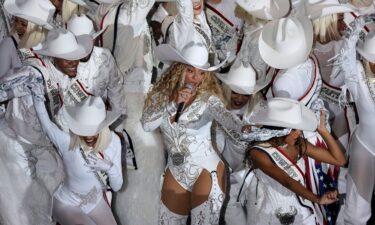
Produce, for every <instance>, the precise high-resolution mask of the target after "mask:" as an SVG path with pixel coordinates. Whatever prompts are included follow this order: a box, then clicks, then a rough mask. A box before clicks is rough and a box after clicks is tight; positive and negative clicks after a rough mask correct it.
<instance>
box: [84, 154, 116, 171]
mask: <svg viewBox="0 0 375 225" xmlns="http://www.w3.org/2000/svg"><path fill="white" fill-rule="evenodd" d="M87 160H88V164H85V166H87V167H89V168H90V169H91V170H93V171H102V172H108V170H110V169H111V168H112V166H113V163H112V162H111V161H109V160H106V159H100V158H98V157H96V156H95V155H94V154H91V153H90V154H89V155H88V157H87Z"/></svg>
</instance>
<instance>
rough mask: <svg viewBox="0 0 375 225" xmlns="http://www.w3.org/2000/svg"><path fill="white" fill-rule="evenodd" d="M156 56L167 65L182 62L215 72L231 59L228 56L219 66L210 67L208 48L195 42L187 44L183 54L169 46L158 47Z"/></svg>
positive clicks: (182, 51)
mask: <svg viewBox="0 0 375 225" xmlns="http://www.w3.org/2000/svg"><path fill="white" fill-rule="evenodd" d="M155 55H156V57H157V58H158V59H159V60H160V61H161V62H164V63H167V64H171V63H173V62H180V63H183V64H187V65H191V66H194V67H195V68H198V69H201V70H204V71H214V70H217V69H219V68H220V67H221V66H223V65H224V63H225V62H226V61H227V60H228V58H229V55H227V58H226V59H225V60H223V61H222V62H220V63H219V64H217V65H210V63H209V62H208V56H209V53H208V50H207V48H206V46H205V45H203V44H201V43H194V42H190V43H189V44H187V45H186V46H185V47H184V48H183V49H182V50H181V52H180V51H178V50H177V49H175V48H174V47H172V46H171V45H169V44H162V45H159V46H157V47H156V49H155Z"/></svg>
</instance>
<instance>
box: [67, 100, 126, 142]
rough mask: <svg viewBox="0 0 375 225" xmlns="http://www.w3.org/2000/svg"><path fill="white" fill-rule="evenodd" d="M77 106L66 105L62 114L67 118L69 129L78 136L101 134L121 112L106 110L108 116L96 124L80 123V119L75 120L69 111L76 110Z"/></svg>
mask: <svg viewBox="0 0 375 225" xmlns="http://www.w3.org/2000/svg"><path fill="white" fill-rule="evenodd" d="M76 107H77V106H64V107H63V108H62V114H63V117H64V119H65V120H66V123H67V126H68V128H69V130H70V131H71V132H72V133H74V134H76V135H78V136H85V137H89V136H95V135H97V134H99V133H100V132H101V131H102V130H103V129H104V128H106V127H108V126H109V125H111V124H112V123H113V122H114V121H115V120H116V119H117V118H118V117H120V115H121V113H120V112H115V111H106V118H105V120H103V121H102V122H101V123H99V124H98V125H96V126H90V125H84V124H80V121H77V120H75V119H74V118H73V117H72V116H71V115H70V113H69V112H72V111H73V112H74V111H75V108H76Z"/></svg>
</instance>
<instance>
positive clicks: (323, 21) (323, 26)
mask: <svg viewBox="0 0 375 225" xmlns="http://www.w3.org/2000/svg"><path fill="white" fill-rule="evenodd" d="M337 21H338V15H337V14H331V15H328V16H323V17H320V18H318V19H316V20H314V40H315V41H317V42H319V43H322V44H325V43H328V42H330V41H338V40H340V39H341V34H340V31H339V29H338V23H337Z"/></svg>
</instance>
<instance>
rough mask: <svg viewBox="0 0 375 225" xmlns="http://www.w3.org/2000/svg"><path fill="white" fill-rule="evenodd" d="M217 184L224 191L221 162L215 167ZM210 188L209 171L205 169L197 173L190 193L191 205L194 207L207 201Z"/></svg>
mask: <svg viewBox="0 0 375 225" xmlns="http://www.w3.org/2000/svg"><path fill="white" fill-rule="evenodd" d="M216 174H217V177H218V182H219V186H220V189H221V191H222V192H225V167H224V163H223V162H219V163H218V165H217V167H216ZM211 188H212V179H211V173H210V172H208V171H207V170H206V169H204V170H203V171H202V173H201V174H200V175H199V177H198V179H197V181H196V182H195V184H194V187H193V191H192V195H191V207H192V208H195V207H197V206H199V205H201V204H202V203H203V202H205V201H207V199H208V196H209V195H210V192H211Z"/></svg>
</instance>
